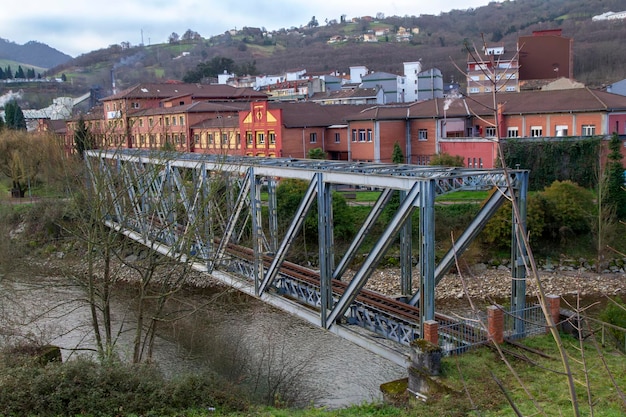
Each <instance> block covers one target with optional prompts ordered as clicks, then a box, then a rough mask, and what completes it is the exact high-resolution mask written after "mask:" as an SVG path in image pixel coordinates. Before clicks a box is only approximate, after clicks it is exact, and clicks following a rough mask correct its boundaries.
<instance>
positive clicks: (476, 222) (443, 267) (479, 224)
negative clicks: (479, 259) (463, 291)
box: [409, 189, 510, 306]
mask: <svg viewBox="0 0 626 417" xmlns="http://www.w3.org/2000/svg"><path fill="white" fill-rule="evenodd" d="M509 195H510V194H509V192H508V191H507V190H506V189H504V190H501V189H498V190H497V191H496V192H494V193H493V194H492V195H491V197H489V199H488V200H487V202H486V203H485V204H484V205H483V207H482V208H481V209H480V211H479V212H478V214H477V215H476V217H474V219H473V220H472V222H471V223H470V224H469V225H468V226H467V228H466V229H465V230H464V231H463V233H462V234H461V236H459V238H458V239H457V240H456V241H455V242H454V245H452V247H451V248H450V249H449V250H448V252H447V253H446V254H445V255H444V256H443V258H441V261H439V264H438V265H437V267H436V268H435V285H437V284H439V282H440V281H441V280H442V279H443V277H444V275H445V274H446V273H447V272H448V271H449V270H450V268H451V267H452V265H454V262H455V258H456V257H458V256H460V255H461V254H463V252H465V250H466V249H467V248H468V247H469V245H470V244H471V243H472V241H473V240H474V238H476V236H478V234H479V233H480V232H481V231H482V230H483V229H484V228H485V225H486V224H487V220H489V219H490V218H491V217H492V216H493V215H494V213H495V212H496V211H497V210H498V208H500V206H501V205H502V204H503V203H504V202H505V201H506V200H507V198H508V196H509ZM420 233H421V232H420ZM420 262H421V260H420ZM419 300H420V291H419V290H417V291H416V292H415V294H413V296H412V297H411V299H410V300H409V304H411V305H413V306H414V305H417V304H418V303H419Z"/></svg>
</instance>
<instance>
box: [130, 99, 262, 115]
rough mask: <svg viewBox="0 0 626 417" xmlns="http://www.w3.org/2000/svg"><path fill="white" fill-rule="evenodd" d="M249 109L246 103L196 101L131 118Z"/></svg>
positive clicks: (138, 113) (142, 113) (136, 113)
mask: <svg viewBox="0 0 626 417" xmlns="http://www.w3.org/2000/svg"><path fill="white" fill-rule="evenodd" d="M248 108H250V104H249V103H246V102H214V101H198V102H195V103H191V104H185V105H183V106H173V107H157V108H150V109H145V110H137V111H134V112H132V113H131V115H132V116H135V117H137V116H151V115H158V114H178V113H220V112H224V113H233V112H240V111H242V110H246V109H248Z"/></svg>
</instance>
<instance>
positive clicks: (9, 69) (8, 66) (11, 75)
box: [4, 65, 13, 80]
mask: <svg viewBox="0 0 626 417" xmlns="http://www.w3.org/2000/svg"><path fill="white" fill-rule="evenodd" d="M4 72H5V73H6V76H7V78H6V79H7V80H10V79H11V78H13V71H11V66H10V65H7V69H6V70H4Z"/></svg>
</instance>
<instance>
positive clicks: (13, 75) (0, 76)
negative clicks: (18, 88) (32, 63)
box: [0, 65, 41, 80]
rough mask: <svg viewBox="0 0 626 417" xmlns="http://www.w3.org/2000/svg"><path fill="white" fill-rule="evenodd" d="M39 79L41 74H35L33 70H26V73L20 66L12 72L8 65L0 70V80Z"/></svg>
mask: <svg viewBox="0 0 626 417" xmlns="http://www.w3.org/2000/svg"><path fill="white" fill-rule="evenodd" d="M35 78H37V79H41V73H36V72H35V69H34V68H27V69H26V71H24V69H23V68H22V66H21V65H18V67H17V70H15V72H13V70H12V69H11V66H10V65H7V66H6V67H5V68H0V80H13V79H18V80H19V79H25V80H32V79H35Z"/></svg>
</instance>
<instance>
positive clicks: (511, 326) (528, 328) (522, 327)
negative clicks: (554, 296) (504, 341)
mask: <svg viewBox="0 0 626 417" xmlns="http://www.w3.org/2000/svg"><path fill="white" fill-rule="evenodd" d="M546 329H547V324H546V317H545V315H544V314H543V310H542V309H541V306H540V305H539V304H535V305H531V306H528V307H526V308H524V309H522V310H517V311H505V314H504V337H508V338H511V339H519V338H523V337H527V336H533V335H539V334H545V333H546V331H547V330H546Z"/></svg>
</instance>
